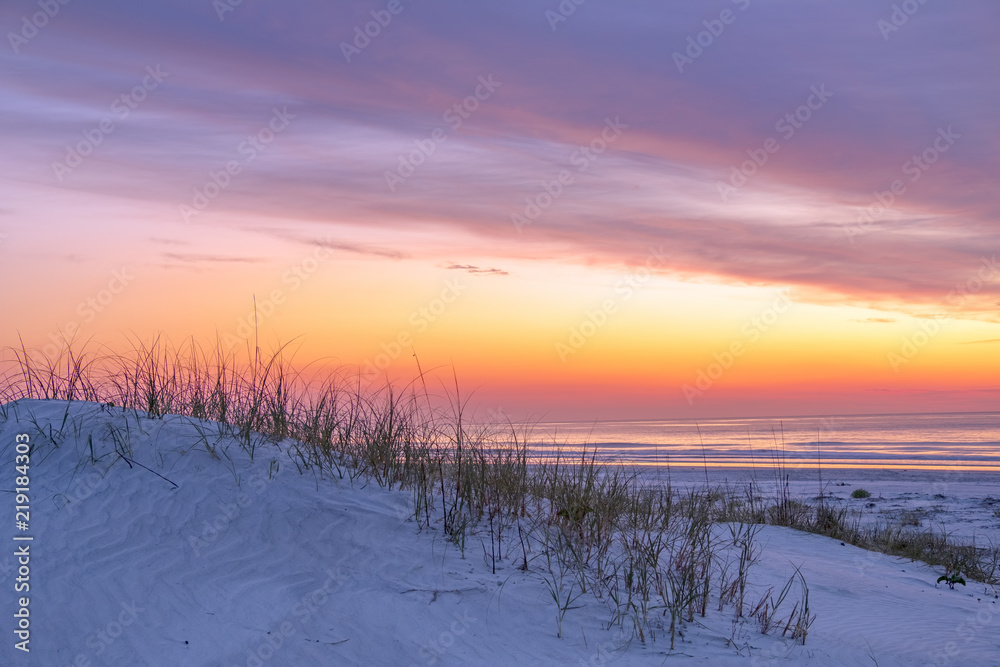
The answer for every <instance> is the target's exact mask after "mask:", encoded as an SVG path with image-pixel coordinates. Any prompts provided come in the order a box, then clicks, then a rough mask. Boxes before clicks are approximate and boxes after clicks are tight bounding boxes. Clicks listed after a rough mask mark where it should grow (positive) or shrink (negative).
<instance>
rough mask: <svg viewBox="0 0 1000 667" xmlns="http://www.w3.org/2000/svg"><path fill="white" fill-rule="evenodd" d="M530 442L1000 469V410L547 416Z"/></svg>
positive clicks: (757, 463)
mask: <svg viewBox="0 0 1000 667" xmlns="http://www.w3.org/2000/svg"><path fill="white" fill-rule="evenodd" d="M530 442H531V444H532V446H533V448H534V449H535V451H536V453H539V454H542V455H543V456H544V454H543V452H544V453H548V454H549V455H551V454H552V452H553V451H554V450H555V449H556V448H558V449H561V450H562V451H563V454H564V455H567V456H571V455H572V454H573V452H579V450H580V449H581V448H582V447H584V446H586V447H587V448H588V449H591V448H595V447H596V448H597V450H598V458H599V459H600V460H604V461H618V462H623V463H627V464H634V465H638V466H642V467H646V466H657V467H659V466H671V467H674V466H676V467H695V466H697V467H702V466H706V465H707V466H709V467H727V468H761V469H772V468H773V465H774V463H775V461H780V462H781V463H782V465H784V466H785V467H786V468H788V469H804V468H808V469H811V470H815V469H816V468H817V466H818V465H821V466H822V467H824V468H827V467H829V468H851V469H869V470H872V469H881V470H894V471H904V470H912V471H919V470H927V471H955V472H1000V412H969V413H938V414H893V415H848V416H837V415H834V416H825V417H824V416H817V417H784V418H777V417H768V418H752V419H702V420H697V421H695V420H649V421H603V422H544V423H539V424H537V425H536V426H535V428H534V429H533V431H532V434H531V439H530Z"/></svg>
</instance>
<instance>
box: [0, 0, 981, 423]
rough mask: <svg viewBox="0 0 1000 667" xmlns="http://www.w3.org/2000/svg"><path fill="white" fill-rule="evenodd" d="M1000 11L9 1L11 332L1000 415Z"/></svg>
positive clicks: (657, 400)
mask: <svg viewBox="0 0 1000 667" xmlns="http://www.w3.org/2000/svg"><path fill="white" fill-rule="evenodd" d="M998 25H1000V5H997V3H995V2H993V1H992V0H967V1H965V2H962V3H944V2H926V0H924V1H923V2H921V1H920V0H906V1H905V2H886V1H882V0H877V1H874V2H873V1H871V0H837V1H836V2H834V1H832V0H831V1H826V2H823V1H820V0H812V1H802V0H797V1H794V2H793V1H791V0H788V1H779V0H774V1H771V2H765V1H763V0H715V1H712V2H703V1H698V2H695V1H693V0H690V1H685V2H671V3H663V2H652V1H641V0H626V1H621V2H610V1H609V0H563V1H562V2H557V1H556V0H541V1H535V0H533V1H527V0H510V1H506V2H503V3H498V2H480V1H475V0H472V1H469V0H463V1H461V2H459V1H457V0H450V1H446V2H445V1H442V2H430V1H423V0H376V1H374V2H368V1H364V2H351V3H346V2H343V3H330V2H318V1H312V0H291V1H288V2H277V1H276V0H272V1H265V0H242V1H239V0H214V1H213V0H171V1H170V2H165V1H163V0H159V1H151V2H142V3H136V2H127V1H125V0H34V1H28V0H9V1H7V2H5V3H3V5H2V6H0V32H2V33H3V35H4V38H3V43H2V44H0V87H2V95H0V113H2V117H3V119H4V123H3V125H2V130H0V131H2V132H3V133H4V141H3V150H2V151H0V277H2V278H3V280H4V282H5V283H6V285H7V287H6V289H4V290H2V291H0V313H2V319H0V346H5V347H6V346H14V345H18V346H19V345H21V341H23V343H24V344H25V345H26V346H27V347H30V348H35V349H38V350H40V351H43V352H44V353H45V354H48V355H53V356H55V355H58V353H59V352H60V351H62V350H63V349H65V341H66V340H72V341H75V343H74V344H77V345H79V344H80V343H81V342H90V344H91V345H102V346H109V347H110V348H111V349H117V347H119V346H126V347H127V346H128V341H129V340H130V339H131V340H135V339H150V338H152V337H155V336H157V335H161V336H163V337H164V338H166V339H169V340H171V341H175V342H180V341H183V340H186V339H194V340H197V341H206V342H213V341H222V344H223V345H225V346H227V348H229V349H241V348H243V349H245V348H246V346H247V344H248V343H249V344H252V342H253V341H255V340H256V341H262V342H261V345H262V346H264V345H265V343H264V341H266V344H268V345H277V344H281V343H292V344H293V346H294V348H295V350H296V352H295V362H296V363H299V364H301V365H303V366H305V365H309V367H310V368H311V369H313V370H316V369H320V370H324V369H329V370H331V372H332V371H333V370H334V369H341V370H342V371H343V370H344V369H347V370H350V371H351V372H353V373H357V374H359V375H360V377H361V378H362V380H363V382H365V383H366V384H371V385H373V386H374V385H378V384H379V383H384V382H385V381H399V382H404V383H405V382H407V381H409V380H412V379H413V378H414V377H415V376H416V375H417V373H418V365H417V364H418V363H419V368H420V369H422V370H424V371H428V370H429V371H431V372H433V373H439V374H443V376H444V377H445V378H446V380H440V381H441V382H445V381H447V382H449V383H450V382H452V380H451V378H452V376H453V375H454V377H457V378H458V380H459V382H460V385H461V387H462V390H463V392H464V393H465V394H466V395H470V396H472V399H473V403H474V404H475V406H476V409H477V410H485V411H493V412H495V413H502V414H506V415H509V416H512V417H514V418H518V419H519V418H522V417H527V416H530V417H533V418H537V419H542V420H571V419H579V420H611V419H656V418H705V417H727V416H733V417H737V416H738V417H743V416H776V415H825V414H851V413H888V412H892V413H896V412H902V413H905V412H926V411H978V410H995V409H997V399H998V398H1000V381H998V380H997V378H998V377H1000V375H998V373H997V370H998V362H1000V326H998V322H1000V264H998V263H997V262H998V258H997V255H998V254H1000V227H998V225H997V222H998V216H1000V189H998V187H997V185H996V176H997V174H998V173H1000V169H998V167H1000V126H998V124H997V122H996V118H997V113H996V112H997V108H998V106H1000V76H998V74H1000V43H998V42H997V40H996V32H997V27H998ZM10 354H11V352H10V350H9V349H8V350H6V351H5V352H4V353H3V357H4V358H8V359H9V358H10Z"/></svg>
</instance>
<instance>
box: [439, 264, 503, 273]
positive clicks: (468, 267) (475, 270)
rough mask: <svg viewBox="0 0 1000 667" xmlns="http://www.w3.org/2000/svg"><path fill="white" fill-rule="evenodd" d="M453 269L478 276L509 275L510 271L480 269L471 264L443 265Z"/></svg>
mask: <svg viewBox="0 0 1000 667" xmlns="http://www.w3.org/2000/svg"><path fill="white" fill-rule="evenodd" d="M445 268H446V269H450V270H453V271H465V272H466V273H471V274H474V275H478V276H509V275H510V272H508V271H504V270H502V269H482V268H480V267H478V266H474V265H472V264H450V265H448V266H446V267H445Z"/></svg>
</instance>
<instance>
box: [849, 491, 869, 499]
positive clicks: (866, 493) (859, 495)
mask: <svg viewBox="0 0 1000 667" xmlns="http://www.w3.org/2000/svg"><path fill="white" fill-rule="evenodd" d="M871 496H872V494H871V492H870V491H865V490H864V489H854V490H853V491H851V498H871Z"/></svg>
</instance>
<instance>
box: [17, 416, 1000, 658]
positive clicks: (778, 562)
mask: <svg viewBox="0 0 1000 667" xmlns="http://www.w3.org/2000/svg"><path fill="white" fill-rule="evenodd" d="M7 416H8V419H7V421H6V422H4V423H2V424H0V452H2V453H3V456H2V461H3V464H4V466H5V468H6V470H7V471H8V472H6V473H5V477H4V478H5V480H6V481H5V482H4V483H3V484H2V485H0V487H3V488H4V489H6V490H10V488H11V481H10V480H12V479H13V466H14V442H15V436H16V434H19V433H27V434H29V436H30V437H31V440H32V442H33V443H34V444H35V447H36V448H35V450H34V451H33V453H32V464H31V503H32V513H31V518H32V522H31V528H30V531H29V533H30V535H31V536H32V537H33V538H34V541H33V542H31V553H32V555H33V556H32V560H31V590H30V596H31V604H30V610H31V639H30V649H31V651H30V653H25V652H23V651H20V650H16V649H15V648H14V643H15V641H16V639H14V638H13V637H12V635H11V632H10V630H9V629H8V630H7V631H5V632H4V640H3V644H2V648H0V656H2V658H0V663H2V664H4V665H46V666H49V665H53V666H54V665H84V666H85V665H129V666H134V665H225V666H227V667H231V666H233V665H246V666H253V665H469V664H473V665H478V664H482V665H487V664H496V665H550V664H567V665H599V664H609V663H614V664H621V665H632V664H660V663H666V664H670V663H673V662H684V663H698V664H706V665H745V664H754V665H766V664H802V663H808V664H816V665H866V664H869V665H874V664H876V663H875V661H877V664H878V665H879V666H880V667H886V666H891V665H901V666H902V665H993V664H1000V631H998V627H1000V601H998V600H997V599H996V595H995V593H994V592H993V591H992V590H991V589H988V588H987V587H985V586H983V585H982V584H977V583H975V582H972V581H970V582H969V584H968V586H967V587H965V588H962V587H961V586H959V587H958V590H949V589H948V587H947V586H945V585H943V584H942V585H935V583H934V582H935V579H936V578H937V576H938V574H939V572H937V571H935V570H933V569H932V568H930V567H927V566H925V565H921V564H916V563H911V562H907V561H904V560H899V559H895V558H892V557H889V556H884V555H881V554H873V553H868V552H865V551H862V550H861V549H857V548H855V547H852V546H849V545H846V546H845V545H842V544H841V543H839V542H837V541H836V540H831V539H829V538H825V537H821V536H817V535H809V534H803V533H799V532H797V531H793V530H790V529H785V528H777V527H770V526H769V527H765V528H764V529H763V530H762V532H761V534H760V538H759V542H760V545H761V547H762V558H761V560H760V563H759V565H758V566H757V567H756V569H755V570H754V571H753V575H752V580H753V581H754V582H755V583H756V586H757V587H758V588H759V589H763V588H765V587H767V586H772V585H773V586H777V587H780V586H781V585H782V584H783V582H784V581H786V580H787V579H788V577H789V576H790V575H791V573H792V572H793V571H794V568H795V567H801V570H802V573H803V574H804V576H805V578H806V580H807V582H808V584H809V590H810V605H811V607H812V608H813V609H814V610H815V613H816V614H817V619H816V621H815V624H814V626H813V628H812V630H811V632H810V634H809V636H808V638H807V641H806V643H805V645H804V646H803V645H800V644H795V643H793V642H791V641H790V640H787V639H784V640H782V639H780V638H777V639H776V638H775V637H773V636H764V635H761V634H760V632H759V630H758V629H757V628H756V627H755V626H754V625H753V624H751V623H746V624H745V625H744V626H743V627H741V628H738V629H737V632H736V634H735V637H736V643H737V646H736V647H735V648H734V647H733V646H732V645H730V644H729V643H728V641H727V638H728V637H730V636H731V635H732V634H733V626H732V614H731V613H730V612H729V611H728V610H724V611H722V612H718V611H716V609H714V606H710V609H709V613H708V615H707V617H706V618H704V619H702V618H697V619H696V622H695V623H692V624H689V625H687V626H686V627H685V628H684V631H683V638H682V639H681V640H680V641H679V643H678V645H677V649H676V650H675V651H674V652H673V653H672V654H670V653H669V651H668V648H669V640H668V639H666V640H665V638H664V637H662V636H659V637H657V638H656V640H655V641H650V642H647V643H646V644H645V645H643V644H641V643H639V642H636V641H633V642H631V643H630V642H627V641H626V638H625V637H624V636H623V634H622V631H621V630H620V629H619V628H618V627H617V626H615V627H612V628H611V629H609V628H608V621H609V612H608V608H607V606H606V604H605V603H604V602H602V601H600V600H598V599H596V598H594V597H592V596H589V595H588V596H583V597H581V598H580V599H579V600H578V601H577V603H576V604H577V605H579V608H575V609H572V610H570V611H569V612H568V614H567V616H566V620H565V623H564V637H563V638H561V639H560V638H557V637H556V622H555V617H556V609H555V605H554V604H553V602H552V600H551V598H550V597H549V594H548V591H547V589H546V587H545V585H544V583H543V582H542V579H541V575H540V573H539V572H538V571H537V568H534V567H533V568H529V571H527V572H524V571H522V570H520V569H519V568H518V567H517V565H518V563H517V562H516V561H514V560H513V559H511V560H509V561H504V562H502V563H500V564H498V569H497V573H496V574H493V573H492V572H491V568H490V567H489V565H488V564H487V563H486V562H485V559H484V557H483V553H484V552H483V547H482V546H481V545H480V543H479V541H478V539H476V538H472V539H470V542H469V544H468V545H467V551H466V554H465V558H464V559H463V558H462V556H461V553H460V552H459V550H458V549H457V548H456V547H455V545H454V544H452V543H451V542H449V541H448V540H446V539H444V538H443V537H442V534H441V532H440V530H437V529H434V528H431V529H429V530H428V529H424V530H422V531H421V530H418V528H417V526H416V524H415V523H414V522H413V521H412V520H411V519H409V512H410V510H409V507H410V498H409V496H408V494H407V493H406V492H405V491H399V490H393V491H388V490H385V489H382V488H379V487H377V486H375V485H374V484H370V485H366V484H365V483H364V482H363V481H362V480H355V481H354V483H353V484H352V483H351V481H350V480H349V479H348V478H344V479H337V478H334V479H330V478H319V477H316V476H314V475H313V473H312V472H305V473H304V474H300V472H299V471H298V470H297V469H296V467H295V465H294V463H293V462H292V460H291V459H290V458H289V457H288V455H287V452H285V451H284V450H283V447H282V446H280V445H277V446H276V445H267V446H261V447H260V448H258V449H257V451H256V455H255V457H254V460H253V461H251V460H250V459H249V457H248V456H247V454H246V453H245V452H244V451H242V450H241V449H240V448H239V446H238V445H237V444H236V443H235V442H234V441H232V440H229V439H226V438H224V437H223V438H221V439H220V438H219V434H218V428H217V426H216V425H213V424H209V423H203V422H196V421H194V420H190V419H188V418H183V417H165V418H163V419H160V420H157V419H146V418H145V417H143V416H142V415H138V416H137V415H136V414H135V413H133V412H131V411H127V412H123V411H122V410H121V409H120V408H108V409H103V408H102V407H101V406H98V405H95V404H87V403H74V404H71V405H67V404H66V403H64V402H55V401H52V402H42V401H21V402H19V403H17V404H13V405H11V406H9V408H8V415H7ZM123 434H124V435H126V436H127V443H128V446H129V447H130V450H131V454H128V453H127V452H126V456H129V457H130V458H131V459H132V460H134V461H135V463H136V464H135V465H132V466H131V467H130V465H129V464H128V462H127V461H126V460H125V459H123V458H121V457H119V456H118V455H117V454H115V453H114V452H115V439H116V438H120V436H121V435H123ZM202 434H207V435H208V438H207V440H206V439H203V438H202ZM217 439H218V442H217V443H216V440H217ZM120 442H121V441H120ZM207 442H211V443H215V444H214V451H215V453H214V454H213V453H212V452H211V451H209V449H208V448H207V447H206V443H207ZM90 443H92V444H93V448H94V449H93V454H94V456H95V457H96V458H97V459H98V460H97V462H96V463H94V462H91V448H90ZM286 444H287V443H286ZM140 463H141V464H142V465H143V466H147V467H148V468H149V469H151V470H152V471H155V472H156V473H158V474H159V475H162V478H161V477H159V476H157V475H156V474H154V473H153V472H151V471H150V470H147V469H145V468H143V467H141V466H140V465H138V464H140ZM164 478H166V479H164ZM167 480H169V481H167ZM175 485H176V486H175ZM4 495H5V496H7V495H8V494H4ZM8 510H9V512H10V513H11V514H12V513H13V502H12V501H10V500H8ZM723 529H724V528H723V527H720V530H723ZM8 539H9V538H8ZM11 544H14V543H13V542H9V543H8V545H11ZM12 553H13V547H10V548H6V549H4V555H3V556H0V572H2V573H3V576H2V580H3V582H4V583H3V587H2V590H3V594H2V595H0V608H2V610H3V613H4V614H5V615H6V617H7V618H8V619H10V614H11V613H13V610H14V609H15V608H16V607H15V605H16V604H17V602H16V600H15V597H14V593H13V583H12V582H13V581H14V578H15V577H16V571H17V567H16V563H15V559H14V557H13V555H12ZM6 625H7V627H8V628H10V627H11V621H10V620H8V621H7V623H6Z"/></svg>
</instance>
